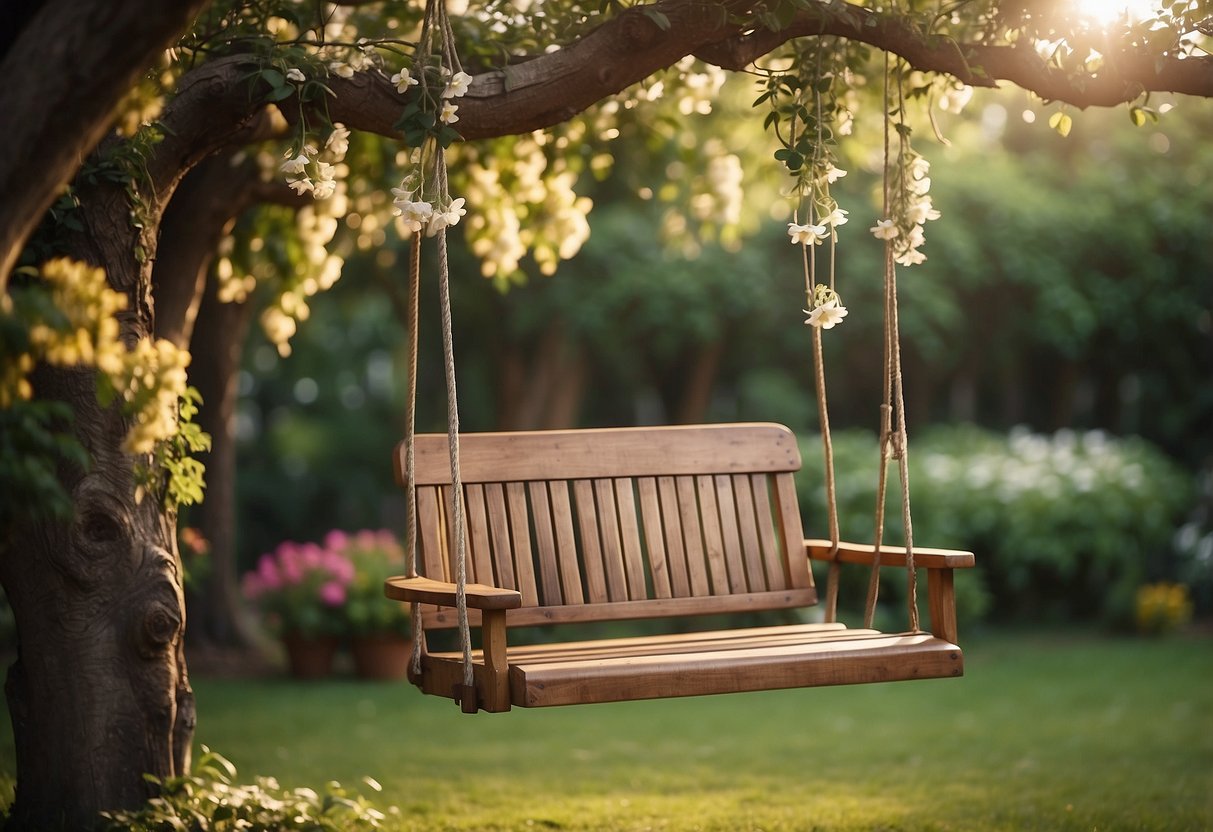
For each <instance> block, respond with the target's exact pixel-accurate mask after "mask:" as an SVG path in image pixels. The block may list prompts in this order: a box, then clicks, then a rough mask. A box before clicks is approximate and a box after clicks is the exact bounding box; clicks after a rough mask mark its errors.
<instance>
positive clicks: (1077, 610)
mask: <svg viewBox="0 0 1213 832" xmlns="http://www.w3.org/2000/svg"><path fill="white" fill-rule="evenodd" d="M910 444H911V448H910V493H911V496H912V500H913V506H914V518H913V519H914V542H915V544H916V545H918V546H940V547H949V548H962V549H970V550H972V551H973V552H974V553H975V554H976V555H977V559H978V569H977V570H974V571H975V573H976V575H975V576H970V577H968V578H966V579H964V580H965V583H964V584H962V585H961V586H960V587H959V589H958V592H959V594H960V596H961V597H960V599H959V601H958V603H959V604H960V606H961V615H962V620H963V619H964V618H965V617H967V618H969V620H972V619H973V618H974V617H976V616H979V615H980V613H982V612H983V609H982V607H983V603H982V602H983V599H982V595H983V591H988V593H989V595H990V600H991V601H992V609H993V612H994V613H995V614H996V615H997V616H998V617H1000V618H1003V619H1017V620H1059V619H1092V618H1099V619H1102V620H1104V621H1108V622H1112V623H1116V624H1127V623H1130V622H1131V621H1132V614H1133V598H1134V593H1135V592H1136V590H1137V588H1138V586H1140V585H1141V584H1142V583H1144V582H1145V581H1146V580H1148V579H1160V578H1173V577H1174V576H1173V575H1170V574H1168V572H1169V571H1171V570H1173V569H1174V563H1175V561H1174V556H1173V552H1172V540H1173V537H1174V530H1175V529H1176V528H1177V527H1178V526H1179V524H1180V523H1181V522H1182V518H1183V516H1184V514H1185V513H1186V512H1187V511H1189V510H1190V509H1191V507H1192V503H1193V500H1194V496H1195V495H1194V488H1193V483H1192V482H1191V480H1190V478H1189V477H1188V476H1187V475H1186V474H1185V473H1184V472H1183V471H1182V470H1181V469H1179V468H1178V467H1177V466H1176V465H1174V464H1173V463H1171V462H1170V461H1169V460H1167V459H1166V458H1165V457H1163V456H1162V454H1161V453H1159V452H1158V451H1157V450H1155V449H1154V448H1152V447H1151V446H1150V445H1148V444H1146V443H1144V442H1141V441H1139V440H1135V439H1115V438H1112V437H1109V436H1107V435H1106V434H1103V433H1101V432H1097V431H1092V432H1088V433H1075V432H1073V431H1059V432H1058V433H1056V434H1054V435H1053V436H1041V435H1035V434H1031V433H1028V432H1027V431H1024V430H1015V431H1012V432H1011V433H1010V434H1008V435H1003V434H996V433H991V432H988V431H983V430H980V429H977V428H973V427H967V426H966V427H959V428H946V429H935V430H931V431H927V432H924V433H923V434H921V435H920V436H917V437H912V438H911V443H910ZM834 446H835V470H836V472H837V478H838V506H839V525H840V528H841V533H842V536H843V537H844V538H846V539H851V540H859V541H865V540H871V538H872V528H873V522H874V519H873V518H874V509H875V494H876V481H877V471H878V467H879V454H878V450H877V443H876V439H875V437H873V436H872V435H871V434H867V433H863V432H843V433H839V434H837V435H835V437H834ZM802 453H803V456H804V460H805V464H804V470H803V471H802V473H801V475H800V479H799V486H798V487H799V490H800V494H801V505H802V506H804V507H805V510H806V512H807V514H808V516H807V517H806V529H807V530H808V533H809V534H810V535H812V536H823V537H824V536H825V534H826V519H825V518H826V514H825V496H824V495H825V488H824V474H823V471H822V464H821V459H822V451H821V443H820V441H819V439H817V438H815V437H810V438H807V439H806V440H804V441H803V442H802ZM888 499H889V508H888V510H887V511H886V532H885V534H886V540H887V541H888V542H890V543H900V542H901V540H902V535H901V517H900V502H901V497H900V489H899V488H898V486H897V481H896V475H895V474H893V475H891V476H890V489H889V497H888ZM974 577H975V578H977V580H974ZM861 580H862V579H861ZM852 581H854V579H852ZM847 587H848V585H846V584H844V588H847ZM886 594H887V596H889V597H890V600H892V599H894V598H897V597H899V596H901V594H902V590H901V589H900V587H899V585H898V583H897V582H896V581H893V582H890V589H889V591H888V592H887V593H886ZM844 597H851V596H844Z"/></svg>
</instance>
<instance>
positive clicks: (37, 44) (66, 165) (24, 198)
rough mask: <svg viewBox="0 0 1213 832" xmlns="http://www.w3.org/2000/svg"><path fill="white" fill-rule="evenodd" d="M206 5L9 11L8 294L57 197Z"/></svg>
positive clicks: (94, 2)
mask: <svg viewBox="0 0 1213 832" xmlns="http://www.w3.org/2000/svg"><path fill="white" fill-rule="evenodd" d="M12 5H14V6H16V5H20V4H15V3H14V4H12ZM203 5H205V0H174V1H173V2H167V1H166V2H160V3H148V2H146V0H43V2H41V3H39V4H31V8H33V9H34V10H33V11H32V13H31V11H30V9H26V10H25V11H24V12H22V13H10V12H12V10H8V9H7V5H6V12H5V16H4V22H5V23H6V24H11V27H9V28H8V30H7V31H6V32H5V37H4V41H3V43H4V46H5V50H4V52H3V54H0V77H3V78H5V79H6V81H5V83H4V84H0V113H4V119H5V129H4V130H3V131H0V193H2V194H4V199H2V200H0V288H2V287H3V286H4V285H5V283H6V282H7V279H8V273H9V272H10V271H11V270H12V267H13V264H14V263H15V262H16V260H17V256H18V254H19V253H20V251H21V247H22V245H23V244H24V243H25V240H26V239H27V238H28V237H29V235H30V234H31V233H32V232H33V230H34V228H35V227H36V226H37V224H38V222H39V220H41V218H42V215H43V214H44V213H45V212H46V209H47V208H48V207H50V205H51V203H52V202H53V201H54V199H55V195H56V194H57V193H59V191H60V189H62V188H63V186H64V185H65V184H67V182H68V181H69V180H71V178H72V176H73V175H75V173H76V170H77V168H78V167H79V165H80V160H81V159H82V158H84V156H85V155H86V154H87V153H88V152H89V151H90V150H92V148H93V147H94V146H95V145H96V144H97V142H98V141H100V139H101V137H102V135H104V133H105V130H106V128H107V127H108V126H109V122H110V117H111V114H112V113H113V110H114V106H115V105H116V104H117V103H118V101H119V99H121V98H122V96H123V95H124V94H125V93H126V92H127V90H129V89H130V88H131V86H132V84H133V83H134V81H135V79H136V78H137V77H138V75H139V73H140V72H142V71H144V70H145V69H146V68H147V67H148V66H150V65H151V63H152V62H153V60H154V59H155V56H156V54H157V53H158V52H159V51H160V50H162V49H163V48H164V47H165V46H166V45H168V44H169V43H170V42H171V41H172V40H173V38H174V37H175V36H176V35H177V34H178V33H179V32H180V31H181V30H183V29H184V28H185V27H186V25H187V24H188V23H189V21H190V20H191V19H192V18H193V17H194V15H195V14H197V12H198V10H199V9H201V8H202V6H203ZM17 27H19V29H18V28H17ZM48 68H50V69H48ZM31 70H32V71H31ZM34 171H36V172H37V175H31V174H32V172H34Z"/></svg>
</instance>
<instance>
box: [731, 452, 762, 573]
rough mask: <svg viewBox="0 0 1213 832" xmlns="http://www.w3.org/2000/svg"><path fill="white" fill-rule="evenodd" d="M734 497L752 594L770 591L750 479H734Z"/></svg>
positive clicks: (743, 476) (744, 477) (741, 475)
mask: <svg viewBox="0 0 1213 832" xmlns="http://www.w3.org/2000/svg"><path fill="white" fill-rule="evenodd" d="M732 479H733V496H734V498H735V499H736V501H737V502H736V508H737V528H738V531H739V532H740V533H741V551H742V552H743V554H744V556H745V569H746V575H747V576H748V577H749V585H750V591H751V592H762V591H765V590H766V589H768V585H767V576H766V573H765V571H764V570H763V568H762V550H761V548H760V547H761V544H760V543H759V542H758V524H757V522H756V521H755V519H754V492H753V491H752V490H751V488H750V478H749V477H748V476H746V475H744V474H738V475H737V476H734V477H733V478H732Z"/></svg>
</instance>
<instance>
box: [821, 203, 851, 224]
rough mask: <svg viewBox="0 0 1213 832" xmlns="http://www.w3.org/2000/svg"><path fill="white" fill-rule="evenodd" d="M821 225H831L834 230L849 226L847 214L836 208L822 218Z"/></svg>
mask: <svg viewBox="0 0 1213 832" xmlns="http://www.w3.org/2000/svg"><path fill="white" fill-rule="evenodd" d="M821 223H822V225H829V226H831V227H833V228H837V227H838V226H840V225H846V224H847V212H846V211H844V210H842V209H841V208H835V209H834V210H832V211H830V213H828V214H826V215H825V216H824V217H822V218H821Z"/></svg>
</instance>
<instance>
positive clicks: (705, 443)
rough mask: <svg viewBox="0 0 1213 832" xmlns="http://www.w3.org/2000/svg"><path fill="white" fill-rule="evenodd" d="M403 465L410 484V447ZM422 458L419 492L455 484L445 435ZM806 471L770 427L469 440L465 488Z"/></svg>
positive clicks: (787, 441) (420, 442)
mask: <svg viewBox="0 0 1213 832" xmlns="http://www.w3.org/2000/svg"><path fill="white" fill-rule="evenodd" d="M396 457H397V459H396V469H397V470H396V473H397V481H398V482H400V483H401V484H403V483H404V477H403V472H404V445H403V443H401V444H400V445H399V446H397V454H396ZM415 457H416V465H415V468H416V476H417V480H416V481H417V483H418V484H419V485H449V484H450V482H451V471H450V456H449V454H448V452H447V438H446V436H445V434H421V435H418V436H417V437H416V443H415ZM799 468H800V451H799V449H798V448H797V447H796V438H795V437H794V436H793V435H792V433H791V431H789V430H788V429H787V428H785V427H783V426H782V425H772V424H763V423H748V424H738V425H686V426H678V427H661V428H605V429H595V430H554V431H534V432H524V431H520V432H516V433H466V434H462V435H461V436H460V441H459V470H460V477H461V478H462V480H463V481H464V482H525V481H529V480H548V479H554V478H558V479H570V480H575V479H606V478H609V477H620V476H628V477H656V476H683V475H695V474H722V473H725V474H750V473H757V472H760V471H765V472H771V471H796V470H799ZM556 472H559V473H556Z"/></svg>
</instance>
